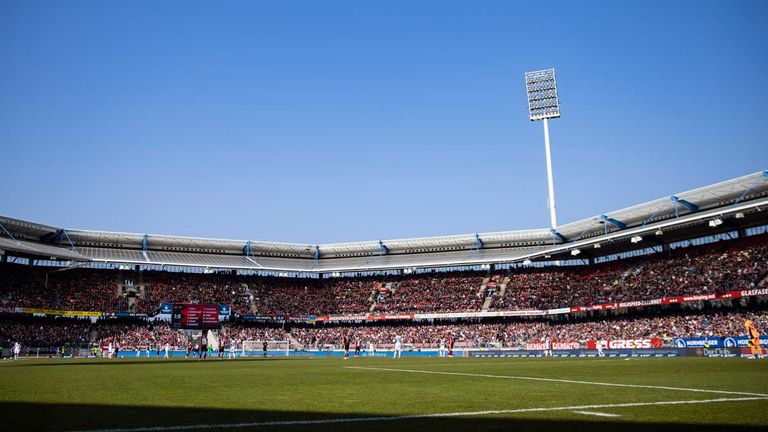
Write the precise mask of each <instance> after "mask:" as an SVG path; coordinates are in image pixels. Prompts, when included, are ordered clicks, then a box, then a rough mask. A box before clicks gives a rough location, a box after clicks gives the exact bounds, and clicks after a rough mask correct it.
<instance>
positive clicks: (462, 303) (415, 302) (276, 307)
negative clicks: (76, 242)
mask: <svg viewBox="0 0 768 432" xmlns="http://www.w3.org/2000/svg"><path fill="white" fill-rule="evenodd" d="M765 243H766V240H765V239H755V240H750V241H739V242H738V243H733V242H728V243H723V244H715V245H710V246H702V247H695V248H689V249H682V250H678V251H673V252H671V253H670V254H664V255H662V254H658V256H656V255H654V256H646V257H640V258H635V259H630V260H621V261H616V262H613V263H608V264H601V265H593V266H584V267H577V268H561V267H556V268H551V269H526V270H514V271H509V272H506V273H503V274H492V275H489V276H490V277H491V279H492V280H491V282H490V283H491V285H492V286H493V287H494V292H495V294H494V295H493V297H492V299H491V303H490V308H491V310H522V309H549V308H557V307H566V306H586V305H591V304H600V303H612V302H620V301H628V300H643V299H654V298H661V297H667V296H673V295H687V294H703V293H713V292H726V291H730V290H735V289H749V288H752V287H755V286H756V285H757V284H759V283H760V282H761V281H766V280H768V279H766V278H767V277H768V246H766V245H765ZM125 282H130V289H128V288H126V284H125ZM482 282H483V277H482V276H480V275H478V273H430V274H423V275H407V276H399V277H395V276H388V277H374V276H369V277H363V278H334V279H313V278H296V279H292V278H276V277H259V276H243V275H235V274H233V273H232V272H229V271H228V272H223V273H219V274H193V273H177V272H157V271H144V272H143V273H137V272H133V271H125V272H120V271H117V270H93V269H74V270H67V271H56V270H51V269H49V268H34V267H31V266H19V265H12V264H6V265H3V266H0V308H3V307H34V308H45V309H63V310H86V311H100V312H117V311H126V310H131V311H135V312H145V313H149V312H152V311H154V310H156V309H157V308H158V307H159V305H160V303H161V302H190V303H225V304H229V305H231V308H232V310H233V311H234V312H236V313H238V314H241V315H249V314H254V315H261V316H294V317H295V316H308V315H336V314H363V313H368V312H374V313H377V312H381V313H406V312H437V311H439V312H460V311H478V310H481V308H482V306H483V301H484V297H485V295H484V293H483V292H482V290H481V286H482ZM502 292H503V294H502ZM131 305H134V306H135V309H131V308H130V306H131Z"/></svg>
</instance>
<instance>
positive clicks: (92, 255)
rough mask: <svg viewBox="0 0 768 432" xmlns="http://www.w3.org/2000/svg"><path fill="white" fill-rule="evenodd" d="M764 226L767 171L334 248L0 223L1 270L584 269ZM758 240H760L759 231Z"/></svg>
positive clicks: (337, 272) (332, 272)
mask: <svg viewBox="0 0 768 432" xmlns="http://www.w3.org/2000/svg"><path fill="white" fill-rule="evenodd" d="M766 225H768V170H766V171H761V172H757V173H753V174H749V175H746V176H743V177H739V178H735V179H732V180H728V181H724V182H721V183H717V184H713V185H710V186H705V187H702V188H699V189H694V190H691V191H687V192H681V193H675V194H672V195H670V196H667V197H663V198H659V199H656V200H653V201H650V202H646V203H643V204H639V205H635V206H632V207H629V208H625V209H622V210H617V211H612V212H607V213H602V214H599V215H596V216H594V217H590V218H587V219H583V220H579V221H576V222H572V223H568V224H565V225H562V226H559V227H557V229H532V230H521V231H505V232H488V233H476V234H465V235H453V236H443V237H428V238H412V239H401V240H378V241H365V242H353V243H335V244H319V245H315V244H308V243H307V244H301V243H275V242H266V241H254V240H225V239H211V238H195V237H179V236H170V235H156V234H131V233H120V232H108V231H93V230H81V229H68V228H61V227H57V226H52V225H45V224H41V223H36V222H31V221H25V220H20V219H14V218H11V217H6V216H0V255H2V260H3V262H7V261H8V260H9V259H17V258H23V259H27V260H29V263H35V262H42V261H46V262H58V263H60V264H61V265H89V264H94V263H111V264H114V265H131V266H142V267H143V266H148V267H156V266H178V267H198V268H207V269H233V270H243V271H255V272H264V273H277V274H282V275H291V276H295V275H311V276H317V275H319V276H320V277H328V276H343V275H345V274H360V273H365V272H381V271H396V272H404V273H409V272H412V271H416V270H423V269H437V268H457V267H465V268H468V267H479V268H484V269H491V270H492V269H495V268H497V267H499V266H504V265H537V264H538V263H552V262H562V261H565V260H579V261H581V262H582V263H585V264H586V263H591V262H596V261H598V262H599V261H601V260H605V259H606V258H607V257H612V256H619V255H620V254H626V253H631V252H632V251H640V250H645V249H648V248H656V249H662V250H663V249H664V248H666V247H669V245H672V244H674V243H675V242H681V241H687V240H690V239H694V238H700V237H704V236H712V235H726V236H729V237H730V238H737V237H744V236H745V235H748V234H750V233H756V232H755V230H763V231H765V229H766ZM761 232H762V231H761Z"/></svg>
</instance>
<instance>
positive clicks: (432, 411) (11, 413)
mask: <svg viewBox="0 0 768 432" xmlns="http://www.w3.org/2000/svg"><path fill="white" fill-rule="evenodd" d="M395 369H396V370H395ZM0 412H1V413H2V414H1V415H0V429H2V430H41V431H54V430H55V431H81V430H82V431H86V430H87V431H104V430H109V429H118V430H126V431H136V432H138V431H141V430H145V431H152V432H164V431H187V430H200V431H217V430H239V431H257V430H258V431H273V430H274V431H278V430H302V431H353V430H374V431H384V430H387V431H389V430H391V431H411V430H428V431H434V432H437V431H472V432H478V431H491V430H492V431H513V430H590V431H599V430H606V431H614V430H643V431H652V432H656V431H659V430H675V431H680V430H768V429H767V428H768V361H755V360H745V359H705V358H669V359H655V358H643V359H630V360H625V359H478V358H453V359H450V358H449V359H438V358H402V359H398V360H395V359H391V358H360V359H354V358H353V359H349V360H343V359H340V358H324V359H309V358H298V357H297V358H287V359H286V358H282V359H281V358H268V359H241V360H208V361H196V360H184V359H166V360H164V359H152V360H150V359H120V360H106V359H82V360H60V359H52V360H34V359H33V360H21V361H17V362H13V361H8V360H6V361H4V362H2V363H0Z"/></svg>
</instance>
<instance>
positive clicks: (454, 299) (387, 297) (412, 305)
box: [375, 275, 483, 313]
mask: <svg viewBox="0 0 768 432" xmlns="http://www.w3.org/2000/svg"><path fill="white" fill-rule="evenodd" d="M482 282H483V278H482V277H479V276H462V275H457V276H453V275H446V276H443V277H435V276H434V275H429V276H421V277H413V278H409V279H405V280H403V281H400V282H397V283H393V284H392V291H391V293H386V294H384V295H382V296H379V297H378V301H377V302H376V308H375V310H376V311H381V312H394V313H398V312H460V311H479V310H480V308H481V307H482V306H483V295H482V293H481V292H480V287H481V285H482Z"/></svg>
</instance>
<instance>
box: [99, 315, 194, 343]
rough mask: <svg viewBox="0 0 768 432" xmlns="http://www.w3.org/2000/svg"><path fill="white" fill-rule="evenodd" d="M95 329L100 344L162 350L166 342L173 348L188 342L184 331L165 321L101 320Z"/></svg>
mask: <svg viewBox="0 0 768 432" xmlns="http://www.w3.org/2000/svg"><path fill="white" fill-rule="evenodd" d="M95 331H96V338H95V340H96V341H97V342H98V344H99V345H100V346H102V345H107V344H109V343H113V344H117V345H118V346H120V347H122V348H123V349H127V348H139V347H140V348H148V349H157V350H160V349H162V348H164V347H165V345H166V344H168V345H169V347H171V348H183V347H186V344H187V338H186V336H185V335H184V332H182V331H180V330H175V329H172V328H171V327H170V326H169V325H168V323H167V322H163V321H154V322H151V323H146V322H142V321H135V322H133V321H129V322H124V321H100V322H99V324H98V325H97V326H96V327H95Z"/></svg>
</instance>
